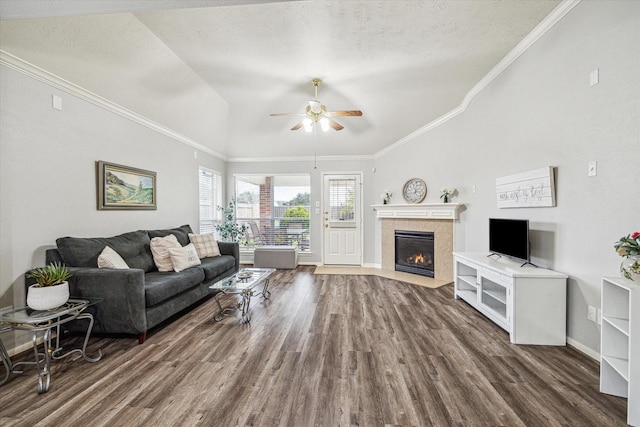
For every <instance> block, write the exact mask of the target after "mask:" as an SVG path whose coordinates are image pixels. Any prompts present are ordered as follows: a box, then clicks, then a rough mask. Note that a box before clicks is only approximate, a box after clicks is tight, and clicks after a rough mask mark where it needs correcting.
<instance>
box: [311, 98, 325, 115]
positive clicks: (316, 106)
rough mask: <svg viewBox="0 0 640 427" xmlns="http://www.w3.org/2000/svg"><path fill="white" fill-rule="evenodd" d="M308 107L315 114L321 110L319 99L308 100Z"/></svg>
mask: <svg viewBox="0 0 640 427" xmlns="http://www.w3.org/2000/svg"><path fill="white" fill-rule="evenodd" d="M309 109H310V110H311V111H312V112H314V113H316V114H317V113H320V112H322V105H321V104H320V101H309Z"/></svg>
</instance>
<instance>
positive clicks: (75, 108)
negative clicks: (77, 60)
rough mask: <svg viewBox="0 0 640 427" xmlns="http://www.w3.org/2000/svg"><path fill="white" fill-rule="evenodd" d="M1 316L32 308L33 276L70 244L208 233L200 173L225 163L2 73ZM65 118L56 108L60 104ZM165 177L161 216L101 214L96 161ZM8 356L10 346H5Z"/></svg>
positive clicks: (157, 213) (160, 187)
mask: <svg viewBox="0 0 640 427" xmlns="http://www.w3.org/2000/svg"><path fill="white" fill-rule="evenodd" d="M0 73H1V74H0V82H1V93H2V96H1V97H0V107H1V117H2V123H1V126H0V142H1V144H0V170H1V174H0V263H1V264H0V296H1V299H0V304H1V305H0V307H6V306H9V305H12V304H15V305H18V306H20V305H24V301H25V293H24V281H23V274H24V273H25V272H26V271H27V270H29V269H31V268H33V267H38V266H42V265H44V251H45V249H46V248H49V247H52V246H54V245H55V239H56V238H58V237H62V236H86V237H89V236H110V235H115V234H119V233H123V232H127V231H131V230H137V229H148V228H161V227H175V226H179V225H182V224H187V223H188V224H191V225H192V227H193V228H194V229H196V230H197V227H198V167H199V166H200V165H202V166H206V167H208V168H211V169H215V170H217V171H220V172H221V173H223V174H224V173H225V167H226V166H225V163H224V162H223V161H221V160H219V159H216V158H214V157H212V156H210V155H208V154H205V153H202V152H199V153H198V156H197V157H198V158H197V159H195V158H194V149H193V148H191V147H189V146H187V145H184V144H181V143H177V142H176V141H174V140H171V139H170V138H168V137H165V136H163V135H161V134H159V133H157V132H154V131H152V130H150V129H148V128H146V127H144V126H141V125H139V124H136V123H134V122H132V121H130V120H127V119H125V118H123V117H120V116H118V115H116V114H113V113H111V112H108V111H106V110H104V109H102V108H100V107H97V106H95V105H93V104H90V103H88V102H86V101H83V100H80V99H78V98H76V97H74V96H71V95H69V94H66V93H61V92H60V91H57V90H55V89H53V88H52V87H51V86H49V85H47V84H45V83H42V82H40V81H37V80H35V79H33V78H31V77H28V76H26V75H24V74H21V73H19V72H17V71H14V70H13V69H10V68H8V67H4V66H3V67H0ZM53 94H56V95H59V96H61V97H62V99H63V110H62V111H58V110H54V109H53V108H52V106H51V105H52V95H53ZM97 160H104V161H109V162H114V163H119V164H124V165H129V166H134V167H137V168H141V169H147V170H151V171H155V172H157V185H158V192H157V199H158V209H157V210H155V211H98V210H97V209H96V172H95V161H97ZM3 340H5V344H6V345H7V347H9V348H10V347H12V345H11V342H7V341H10V338H7V337H4V336H3Z"/></svg>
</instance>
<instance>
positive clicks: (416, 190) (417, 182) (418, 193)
mask: <svg viewBox="0 0 640 427" xmlns="http://www.w3.org/2000/svg"><path fill="white" fill-rule="evenodd" d="M426 196H427V184H425V183H424V181H423V180H421V179H420V178H411V179H410V180H408V181H407V182H405V184H404V187H402V197H404V199H405V200H406V201H407V202H408V203H420V202H421V201H423V200H424V198H425V197H426Z"/></svg>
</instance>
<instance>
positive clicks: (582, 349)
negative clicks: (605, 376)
mask: <svg viewBox="0 0 640 427" xmlns="http://www.w3.org/2000/svg"><path fill="white" fill-rule="evenodd" d="M567 345H570V346H571V347H573V348H575V349H576V350H578V351H579V352H581V353H584V354H586V355H587V356H589V357H590V358H592V359H593V360H597V361H598V362H600V353H598V352H597V351H595V350H593V349H591V348H589V347H587V346H586V345H584V344H582V343H581V342H579V341H576V340H574V339H573V338H569V337H567Z"/></svg>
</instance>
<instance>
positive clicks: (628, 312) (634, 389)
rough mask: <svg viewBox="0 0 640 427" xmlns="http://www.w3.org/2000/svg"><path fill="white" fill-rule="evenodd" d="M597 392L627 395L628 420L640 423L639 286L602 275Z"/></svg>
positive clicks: (636, 424) (629, 422) (621, 279)
mask: <svg viewBox="0 0 640 427" xmlns="http://www.w3.org/2000/svg"><path fill="white" fill-rule="evenodd" d="M601 301H602V332H601V335H600V391H601V392H602V393H607V394H612V395H614V396H620V397H626V398H627V423H628V424H630V425H632V426H640V285H639V284H637V283H635V282H632V281H631V280H627V279H623V278H621V277H603V278H602V298H601Z"/></svg>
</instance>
